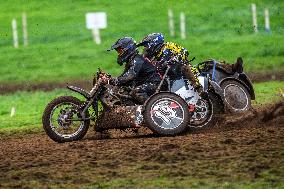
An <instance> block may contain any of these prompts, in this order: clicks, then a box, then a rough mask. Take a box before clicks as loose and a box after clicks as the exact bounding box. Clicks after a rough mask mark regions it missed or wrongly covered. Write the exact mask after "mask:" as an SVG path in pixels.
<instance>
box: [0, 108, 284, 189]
mask: <svg viewBox="0 0 284 189" xmlns="http://www.w3.org/2000/svg"><path fill="white" fill-rule="evenodd" d="M273 107H274V108H273ZM273 107H272V106H270V107H269V109H268V110H267V109H259V110H257V111H256V112H254V113H250V114H246V115H244V116H238V117H235V116H234V119H233V118H232V117H231V118H229V117H227V118H226V120H225V122H224V123H223V124H221V125H219V126H217V127H216V128H214V129H212V130H207V131H202V132H199V133H194V134H192V133H191V134H190V133H189V134H185V135H183V136H177V137H154V136H153V135H151V134H150V132H149V131H147V130H143V131H141V132H140V133H138V134H134V133H131V132H127V133H120V132H115V131H114V132H112V133H111V138H105V139H101V138H100V136H99V135H98V134H95V133H94V131H92V130H91V131H89V133H88V135H87V136H86V137H85V139H84V140H83V141H78V142H72V143H64V144H57V143H55V142H53V141H51V140H50V139H49V138H48V137H47V136H46V135H45V134H44V133H39V134H25V135H19V134H17V135H11V136H1V135H0V159H1V161H0V188H1V187H2V188H7V187H13V188H34V187H40V188H48V186H52V185H57V186H62V187H66V184H67V185H68V186H73V187H78V188H79V187H80V186H82V185H93V186H96V187H97V188H100V182H106V183H108V182H110V181H111V179H129V180H131V179H135V178H139V179H141V178H142V179H144V180H147V179H148V180H149V179H153V178H158V177H160V176H163V177H164V178H166V179H177V180H181V181H182V180H186V179H189V178H190V179H193V178H196V179H215V180H217V181H218V182H224V181H234V182H237V183H238V182H243V181H244V182H249V183H251V182H257V181H259V180H261V181H263V182H265V183H267V186H268V187H274V186H280V185H282V186H283V185H284V180H283V178H284V135H283V134H284V104H283V103H282V104H278V105H274V106H273ZM267 174H268V175H269V176H267ZM265 175H266V176H265ZM127 186H128V187H131V186H135V184H133V183H132V182H129V183H128V184H127ZM117 187H119V186H117ZM124 187H125V186H124ZM124 187H122V188H124ZM146 188H147V187H146Z"/></svg>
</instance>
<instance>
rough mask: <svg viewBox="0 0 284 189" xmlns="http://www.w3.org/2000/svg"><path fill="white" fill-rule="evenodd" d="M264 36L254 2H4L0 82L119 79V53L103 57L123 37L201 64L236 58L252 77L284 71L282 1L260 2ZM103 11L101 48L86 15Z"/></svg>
mask: <svg viewBox="0 0 284 189" xmlns="http://www.w3.org/2000/svg"><path fill="white" fill-rule="evenodd" d="M254 2H255V3H256V5H257V11H258V21H259V22H258V25H259V33H258V34H254V33H253V29H252V15H251V1H249V0H242V1H229V0H217V1H207V0H201V1H192V0H188V1H185V0H184V1H182V0H181V1H170V0H165V1H162V0H158V1H155V0H146V1H138V0H123V1H110V0H96V1H91V0H89V1H87V0H84V1H71V0H61V1H55V0H48V1H47V0H43V1H36V0H33V1H26V0H23V1H20V0H7V1H1V2H0V7H1V11H0V48H1V50H0V66H1V69H0V83H2V84H6V83H15V82H16V83H21V82H26V81H29V82H32V83H36V82H46V81H52V82H57V81H68V80H76V79H88V78H90V76H91V75H92V74H93V73H94V72H95V71H96V69H97V67H102V68H103V69H105V70H106V71H107V72H110V73H111V74H114V75H118V74H119V73H120V72H121V67H119V66H118V65H117V64H116V63H115V61H116V54H115V52H111V53H107V52H106V51H105V50H106V49H107V48H108V47H110V46H111V44H112V43H113V42H115V41H116V40H117V39H118V38H120V37H123V36H133V37H134V38H135V39H136V40H140V39H141V38H142V37H144V36H145V35H146V34H148V33H152V32H162V33H164V34H165V37H166V40H167V41H174V42H177V43H179V44H181V45H183V46H185V47H186V48H187V49H189V51H190V53H191V57H193V56H195V57H196V58H197V60H196V61H195V63H198V62H200V61H202V60H205V59H208V58H215V59H218V60H227V61H228V62H231V63H232V62H234V61H235V59H236V58H237V57H238V56H242V57H243V58H244V61H245V68H246V70H247V71H267V70H269V71H279V70H284V59H283V56H284V37H283V36H284V35H283V34H284V15H283V14H282V12H283V11H281V10H283V8H284V1H278V0H256V1H254ZM266 7H267V8H269V10H270V17H271V21H270V22H271V28H272V33H271V34H268V33H266V32H265V31H264V19H263V12H264V8H266ZM168 8H172V9H173V12H174V20H175V27H176V28H177V32H176V34H177V35H176V36H175V37H170V36H169V32H168V23H167V22H168V21H167V11H168ZM23 11H25V12H26V13H27V17H28V32H29V46H28V47H26V48H24V47H23V45H22V37H21V36H22V26H21V14H22V12H23ZM96 11H105V12H107V14H108V28H107V29H104V30H101V37H102V44H101V45H100V46H98V45H95V44H94V42H93V41H92V35H91V31H90V30H87V29H86V26H85V13H86V12H96ZM181 11H183V12H185V14H186V24H187V39H186V40H181V39H180V37H179V23H178V21H179V12H181ZM13 18H16V19H17V21H18V29H19V38H20V47H19V48H18V49H14V48H13V46H12V32H11V20H12V19H13Z"/></svg>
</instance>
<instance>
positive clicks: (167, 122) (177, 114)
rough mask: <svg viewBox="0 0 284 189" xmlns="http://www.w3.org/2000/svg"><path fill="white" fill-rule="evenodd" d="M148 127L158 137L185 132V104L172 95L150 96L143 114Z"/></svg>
mask: <svg viewBox="0 0 284 189" xmlns="http://www.w3.org/2000/svg"><path fill="white" fill-rule="evenodd" d="M144 117H145V122H146V124H147V125H148V127H149V128H150V129H151V130H152V131H153V132H155V133H158V134H160V135H177V134H180V133H182V132H183V131H185V129H186V128H187V125H188V123H189V118H190V115H189V111H188V107H187V103H186V102H185V101H184V100H183V99H182V98H180V97H179V96H177V95H176V94H172V93H160V94H156V95H154V96H152V97H151V98H150V99H149V100H148V101H147V103H146V107H145V112H144Z"/></svg>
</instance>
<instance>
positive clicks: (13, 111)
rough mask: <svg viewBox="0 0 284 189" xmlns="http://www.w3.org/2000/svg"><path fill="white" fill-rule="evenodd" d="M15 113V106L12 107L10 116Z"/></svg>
mask: <svg viewBox="0 0 284 189" xmlns="http://www.w3.org/2000/svg"><path fill="white" fill-rule="evenodd" d="M15 114H16V108H15V107H12V108H11V114H10V117H13V116H14V115H15Z"/></svg>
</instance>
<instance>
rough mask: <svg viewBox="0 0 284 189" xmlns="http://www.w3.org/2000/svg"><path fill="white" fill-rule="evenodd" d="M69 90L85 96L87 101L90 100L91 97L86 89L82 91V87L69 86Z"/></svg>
mask: <svg viewBox="0 0 284 189" xmlns="http://www.w3.org/2000/svg"><path fill="white" fill-rule="evenodd" d="M67 88H68V89H70V90H71V91H74V92H76V93H79V94H81V95H82V96H84V97H85V98H86V99H90V98H91V95H90V94H89V93H88V92H87V91H85V90H84V89H81V88H80V87H75V86H67Z"/></svg>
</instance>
